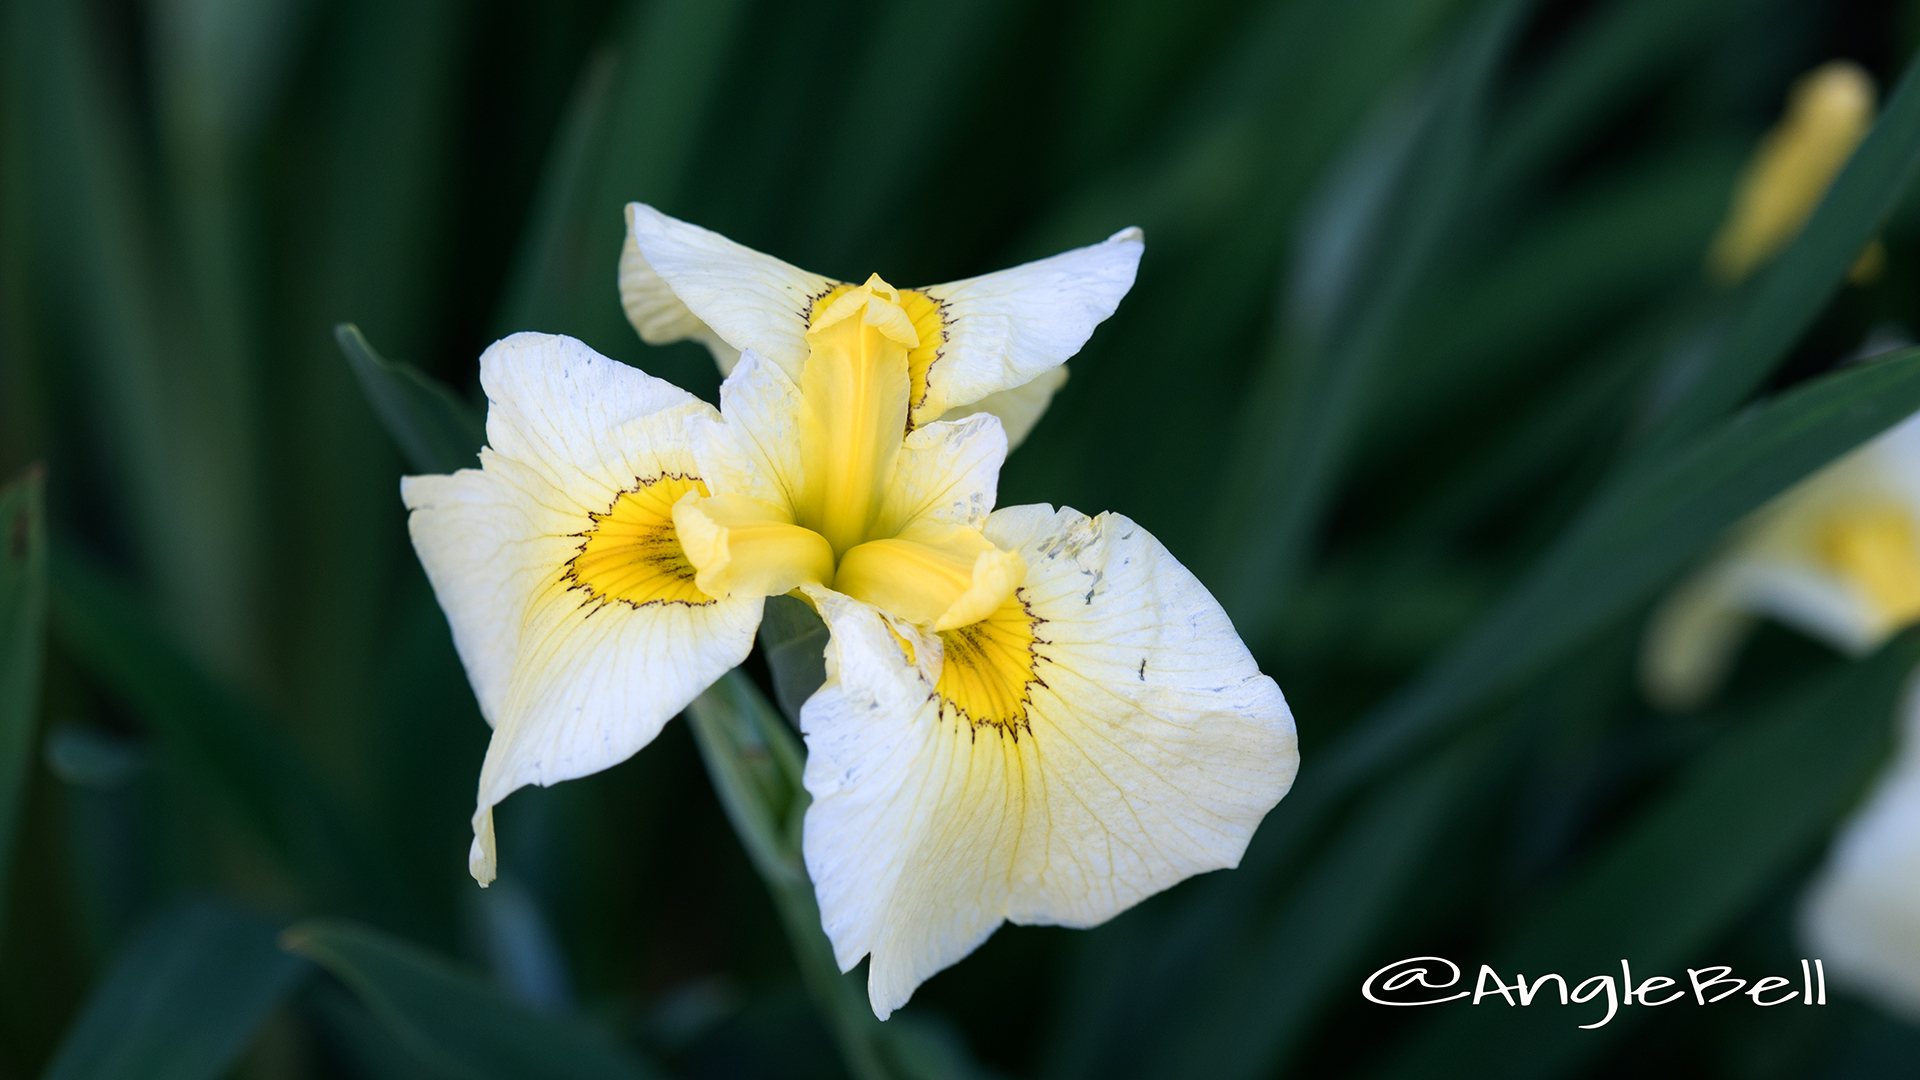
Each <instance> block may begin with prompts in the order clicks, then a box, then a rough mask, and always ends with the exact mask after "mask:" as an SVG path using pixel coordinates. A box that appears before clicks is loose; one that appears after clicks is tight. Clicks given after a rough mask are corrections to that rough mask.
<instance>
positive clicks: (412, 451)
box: [333, 323, 487, 473]
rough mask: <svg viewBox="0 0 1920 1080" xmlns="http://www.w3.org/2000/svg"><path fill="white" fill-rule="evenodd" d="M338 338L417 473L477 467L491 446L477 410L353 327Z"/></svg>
mask: <svg viewBox="0 0 1920 1080" xmlns="http://www.w3.org/2000/svg"><path fill="white" fill-rule="evenodd" d="M333 337H334V340H335V341H338V342H339V343H340V351H341V352H342V353H344V354H346V357H347V365H348V366H349V367H351V368H352V369H353V374H354V377H355V378H357V379H359V380H360V388H361V389H362V390H364V391H366V394H367V403H368V404H370V405H372V406H373V411H374V414H375V415H377V416H378V417H380V422H381V423H382V424H384V425H386V429H387V433H388V434H389V435H392V436H393V441H394V442H396V443H398V444H399V445H400V452H401V453H403V454H405V455H406V458H407V464H408V465H409V466H411V467H412V468H413V470H414V471H415V472H421V473H450V472H453V471H454V470H456V469H470V468H473V467H474V459H475V456H476V455H477V454H479V452H480V447H481V446H482V445H484V444H485V443H486V441H487V425H486V421H485V419H483V418H482V417H481V416H480V415H479V414H478V412H477V411H476V410H475V409H474V407H473V406H472V405H469V404H468V403H467V402H465V401H463V400H461V398H460V396H459V395H458V394H455V393H454V392H453V391H452V390H451V389H449V388H448V387H447V386H446V385H445V384H443V383H441V382H440V381H439V380H437V379H434V378H432V377H431V376H429V375H427V374H426V373H425V372H423V371H421V370H420V369H419V368H416V367H414V366H413V365H412V364H407V363H402V362H399V361H395V360H388V359H386V358H385V357H383V356H381V355H380V354H379V353H377V352H374V351H373V346H371V345H369V344H367V339H366V337H365V336H364V335H362V334H361V333H360V328H359V327H357V326H355V325H353V324H352V323H341V324H340V325H338V326H336V327H334V328H333Z"/></svg>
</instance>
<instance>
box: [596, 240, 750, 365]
mask: <svg viewBox="0 0 1920 1080" xmlns="http://www.w3.org/2000/svg"><path fill="white" fill-rule="evenodd" d="M620 309H621V310H622V311H625V312H626V313H627V322H629V323H631V324H633V328H634V330H635V331H637V332H638V333H639V334H640V340H641V341H644V342H646V343H647V344H649V345H671V344H673V343H674V342H676V341H686V340H689V339H691V340H693V341H698V342H699V343H700V344H702V345H705V346H706V347H707V351H708V352H710V353H712V354H713V360H714V363H716V364H718V365H720V374H722V375H731V374H732V373H733V366H734V365H735V364H737V363H739V362H740V350H739V349H736V348H734V347H733V346H731V345H729V344H727V343H726V341H725V340H724V339H722V338H721V337H720V335H719V334H716V333H714V332H713V328H712V327H710V326H708V325H707V324H706V323H703V322H701V321H700V318H699V316H697V315H695V314H694V313H693V312H692V311H690V310H689V309H688V308H687V305H685V304H683V303H681V302H680V298H679V297H677V296H675V295H673V289H672V287H671V286H669V285H668V284H667V282H666V279H665V278H662V277H661V276H660V275H659V274H656V273H654V272H653V267H651V266H649V265H647V257H646V256H645V255H642V254H640V245H639V243H638V242H637V241H635V240H634V237H633V229H632V228H631V226H629V228H628V229H627V242H626V243H624V244H622V245H621V246H620Z"/></svg>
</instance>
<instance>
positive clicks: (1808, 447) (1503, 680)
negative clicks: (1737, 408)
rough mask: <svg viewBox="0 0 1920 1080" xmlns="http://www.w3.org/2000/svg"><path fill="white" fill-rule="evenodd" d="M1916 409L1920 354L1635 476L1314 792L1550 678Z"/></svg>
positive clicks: (1709, 439) (1345, 741) (1787, 402)
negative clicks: (1522, 684) (1789, 491)
mask: <svg viewBox="0 0 1920 1080" xmlns="http://www.w3.org/2000/svg"><path fill="white" fill-rule="evenodd" d="M1916 409H1920V350H1914V349H1909V350H1906V351H1903V352H1900V353H1896V354H1894V355H1893V356H1890V357H1888V358H1886V359H1884V360H1880V361H1876V362H1872V363H1869V364H1866V365H1864V366H1861V367H1857V368H1852V369H1848V370H1843V371H1840V372H1838V373H1835V374H1832V375H1828V376H1825V377H1823V378H1820V379H1816V380H1813V381H1811V382H1809V383H1806V384H1804V385H1802V386H1799V387H1796V388H1795V389H1793V390H1791V391H1789V392H1787V393H1785V394H1782V395H1780V397H1778V398H1777V399H1775V400H1772V401H1770V402H1767V403H1765V404H1763V405H1761V406H1759V407H1757V408H1755V409H1753V410H1751V411H1749V412H1748V413H1745V414H1742V415H1741V416H1738V417H1736V418H1734V419H1733V420H1731V421H1728V422H1727V423H1725V424H1723V425H1722V426H1721V427H1720V428H1719V429H1717V430H1715V431H1713V432H1710V433H1708V434H1707V435H1704V436H1702V437H1700V438H1698V439H1696V440H1695V441H1694V442H1693V443H1692V444H1691V445H1689V446H1687V447H1685V448H1683V449H1682V450H1680V451H1679V452H1676V453H1674V454H1672V455H1670V456H1669V457H1667V458H1666V459H1665V460H1663V461H1662V462H1661V463H1660V464H1659V465H1658V466H1657V467H1649V468H1645V469H1642V470H1639V471H1637V472H1635V473H1633V474H1631V475H1629V476H1625V477H1623V478H1622V479H1621V480H1620V481H1619V482H1618V483H1616V484H1614V485H1613V486H1612V487H1610V488H1608V489H1607V490H1606V491H1604V492H1602V493H1601V494H1600V495H1598V496H1596V497H1595V498H1594V500H1593V501H1592V502H1591V503H1590V504H1589V505H1588V507H1587V509H1586V511H1585V512H1583V513H1582V514H1581V516H1580V517H1579V518H1578V519H1577V520H1576V521H1575V522H1574V523H1573V524H1572V525H1571V526H1570V527H1569V528H1568V529H1567V531H1566V532H1565V533H1564V534H1563V535H1562V536H1561V537H1560V539H1559V541H1558V542H1556V543H1555V545H1554V546H1553V548H1552V549H1551V550H1550V551H1548V552H1547V554H1546V555H1545V556H1543V557H1542V558H1541V559H1540V560H1539V561H1538V562H1536V563H1535V565H1534V566H1533V568H1532V569H1531V570H1530V571H1529V572H1528V574H1527V576H1526V577H1525V578H1524V579H1523V580H1522V581H1521V582H1520V584H1519V585H1517V586H1516V587H1515V588H1514V590H1513V591H1512V592H1511V593H1510V594H1509V595H1508V597H1507V599H1506V600H1504V601H1503V602H1502V603H1501V604H1500V605H1499V606H1498V607H1497V608H1495V609H1494V610H1493V611H1492V612H1491V613H1489V615H1488V616H1487V617H1486V618H1485V619H1484V620H1483V621H1482V622H1481V623H1480V624H1479V625H1478V626H1477V627H1476V628H1475V629H1474V630H1473V631H1472V632H1471V633H1469V634H1467V635H1466V636H1465V637H1464V638H1462V639H1461V640H1460V641H1459V642H1458V643H1457V644H1456V645H1455V646H1454V647H1453V648H1452V649H1450V650H1448V652H1447V653H1446V654H1445V655H1444V656H1442V657H1441V658H1440V659H1439V660H1437V661H1436V662H1435V663H1434V664H1433V665H1432V666H1430V667H1429V668H1428V669H1427V670H1426V672H1425V673H1423V674H1422V675H1421V676H1420V677H1419V678H1418V679H1417V680H1415V681H1414V682H1413V683H1412V684H1411V685H1410V686H1408V687H1406V688H1405V689H1403V690H1402V691H1400V692H1399V693H1398V694H1396V695H1395V696H1394V697H1392V698H1390V699H1389V700H1388V701H1387V702H1386V703H1385V704H1383V705H1382V706H1381V707H1380V708H1378V709H1377V710H1375V711H1374V712H1373V713H1372V714H1371V715H1370V716H1369V717H1368V718H1367V719H1366V720H1365V721H1364V722H1363V723H1362V724H1360V725H1359V726H1358V727H1357V728H1356V729H1355V730H1354V731H1352V732H1351V733H1349V734H1348V735H1346V736H1343V737H1342V738H1341V739H1340V740H1339V742H1338V744H1337V745H1335V746H1332V747H1329V748H1328V749H1327V750H1326V751H1324V752H1323V753H1322V754H1321V755H1320V756H1319V762H1318V766H1317V769H1316V770H1314V771H1317V773H1318V776H1317V777H1316V778H1315V780H1314V784H1316V785H1319V784H1325V785H1327V786H1328V787H1329V789H1331V790H1340V789H1345V788H1348V787H1349V786H1350V785H1351V784H1353V783H1355V782H1357V781H1359V780H1360V779H1362V778H1363V777H1365V776H1367V775H1371V774H1372V773H1374V772H1376V771H1377V770H1378V769H1380V768H1381V767H1383V766H1385V765H1387V764H1388V763H1390V762H1391V761H1393V760H1395V759H1396V758H1397V757H1399V756H1400V755H1402V754H1404V753H1406V752H1408V751H1410V750H1412V749H1413V748H1414V747H1415V746H1417V745H1419V744H1421V743H1423V742H1424V741H1425V740H1427V739H1428V738H1430V737H1432V736H1433V735H1435V734H1437V733H1439V732H1440V731H1441V730H1442V729H1443V728H1444V727H1445V726H1446V725H1447V724H1448V723H1449V722H1450V721H1453V720H1456V719H1458V718H1459V717H1461V716H1462V715H1463V714H1464V713H1466V712H1467V711H1468V710H1470V709H1472V708H1474V707H1476V706H1478V705H1481V704H1484V703H1485V702H1486V701H1487V700H1488V699H1489V698H1490V697H1491V696H1492V695H1494V694H1497V693H1499V692H1501V691H1503V690H1506V689H1508V688H1510V687H1512V686H1514V685H1515V684H1516V683H1518V682H1519V681H1520V680H1522V679H1524V678H1526V677H1528V676H1530V675H1532V674H1534V673H1536V672H1538V671H1540V670H1541V669H1542V668H1543V667H1544V666H1545V665H1547V664H1548V663H1550V662H1552V661H1553V660H1554V659H1555V658H1556V657H1559V656H1561V655H1564V654H1565V653H1566V651H1567V650H1569V649H1571V648H1573V647H1574V646H1575V645H1577V644H1579V643H1580V642H1581V641H1583V640H1585V639H1586V638H1587V637H1588V636H1589V635H1591V634H1592V633H1594V632H1595V631H1596V630H1598V629H1599V628H1600V627H1602V626H1604V625H1605V624H1606V623H1607V622H1608V621H1609V620H1612V619H1616V618H1619V617H1621V616H1623V615H1625V614H1626V613H1627V612H1629V611H1631V610H1632V609H1633V608H1634V607H1635V606H1637V605H1639V604H1642V603H1645V602H1646V601H1647V600H1648V599H1649V598H1650V597H1651V596H1652V595H1653V593H1654V592H1655V591H1656V590H1657V589H1658V588H1659V587H1660V586H1661V584H1662V583H1664V582H1665V581H1667V580H1668V579H1669V578H1670V577H1672V576H1673V575H1674V574H1675V573H1676V572H1678V571H1679V570H1680V569H1682V568H1683V567H1684V566H1685V565H1686V564H1687V563H1688V562H1689V561H1691V560H1692V559H1694V558H1696V557H1697V556H1699V555H1701V554H1702V553H1704V552H1705V551H1706V550H1707V549H1708V548H1709V547H1710V546H1712V545H1713V544H1714V543H1715V542H1716V541H1718V540H1719V538H1720V537H1721V535H1722V534H1723V533H1724V532H1725V531H1726V530H1727V529H1728V528H1729V527H1730V526H1732V525H1733V524H1734V523H1736V522H1738V521H1739V520H1740V519H1741V518H1743V517H1745V516H1746V515H1747V514H1748V513H1750V512H1752V511H1753V510H1756V509H1758V508H1759V507H1760V505H1761V504H1763V503H1765V502H1766V501H1767V500H1768V499H1771V498H1772V497H1773V496H1775V495H1777V494H1779V493H1780V492H1781V491H1783V490H1785V489H1786V488H1787V487H1789V486H1790V485H1792V484H1793V483H1795V482H1796V481H1798V480H1800V479H1801V478H1803V477H1805V476H1807V475H1808V474H1810V473H1812V472H1813V471H1814V470H1816V469H1818V468H1820V467H1821V466H1823V465H1825V464H1827V463H1828V462H1830V461H1832V460H1834V459H1835V458H1837V457H1839V456H1840V455H1841V454H1844V453H1846V452H1847V451H1849V450H1851V449H1853V448H1854V447H1855V446H1858V445H1860V444H1861V443H1863V442H1865V441H1866V440H1868V439H1870V438H1872V437H1873V436H1875V435H1878V434H1879V433H1880V432H1882V431H1884V430H1886V429H1887V428H1889V427H1891V426H1893V425H1894V424H1895V423H1897V422H1898V421H1900V420H1902V419H1904V418H1906V417H1907V416H1908V415H1910V414H1912V413H1913V412H1914V411H1915V410H1916ZM1310 768H1311V767H1310ZM1306 775H1307V774H1306V773H1304V772H1303V777H1305V776H1306Z"/></svg>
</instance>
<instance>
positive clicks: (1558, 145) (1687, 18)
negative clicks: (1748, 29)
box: [1485, 0, 1752, 198]
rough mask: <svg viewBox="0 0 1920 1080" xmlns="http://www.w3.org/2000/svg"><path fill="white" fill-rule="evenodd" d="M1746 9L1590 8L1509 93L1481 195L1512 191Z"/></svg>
mask: <svg viewBox="0 0 1920 1080" xmlns="http://www.w3.org/2000/svg"><path fill="white" fill-rule="evenodd" d="M1751 10H1752V9H1751V8H1750V7H1749V6H1748V5H1746V4H1741V3H1736V2H1735V0H1620V2H1618V3H1613V4H1606V5H1602V6H1600V7H1598V8H1596V9H1593V11H1592V14H1590V15H1589V16H1587V18H1586V20H1585V22H1583V23H1582V24H1580V25H1579V26H1578V27H1576V28H1575V29H1574V30H1573V31H1572V32H1571V33H1569V34H1567V36H1566V45H1565V46H1564V47H1563V48H1561V50H1560V51H1559V52H1557V53H1555V54H1554V55H1553V56H1552V57H1551V58H1549V59H1547V60H1546V61H1544V62H1542V63H1541V64H1540V74H1539V76H1538V77H1537V78H1536V79H1535V80H1534V81H1533V82H1532V83H1531V84H1529V85H1528V86H1527V87H1526V89H1525V91H1524V92H1522V93H1517V94H1515V95H1514V98H1513V106H1512V109H1511V111H1510V113H1509V114H1508V115H1506V116H1504V117H1502V119H1501V121H1500V124H1499V131H1498V136H1497V138H1496V139H1495V141H1494V143H1493V146H1492V147H1491V148H1490V149H1489V152H1488V155H1487V158H1488V160H1487V171H1486V177H1485V187H1486V189H1487V191H1488V192H1489V193H1490V194H1491V195H1492V196H1493V197H1495V198H1498V197H1502V196H1504V195H1505V194H1506V193H1507V192H1510V191H1511V190H1513V188H1514V187H1515V186H1516V185H1517V184H1518V183H1519V182H1520V181H1521V180H1522V179H1523V178H1529V177H1531V176H1532V175H1533V174H1535V173H1537V172H1538V171H1539V170H1540V169H1541V167H1542V166H1544V165H1546V164H1547V163H1549V162H1550V161H1552V160H1553V159H1554V158H1555V157H1556V156H1557V155H1559V154H1561V153H1563V152H1564V151H1565V150H1567V149H1568V147H1569V146H1570V145H1571V144H1572V143H1573V142H1574V140H1576V139H1579V138H1580V137H1581V136H1583V135H1587V134H1589V133H1590V132H1591V131H1592V130H1593V128H1594V127H1595V126H1596V125H1597V124H1599V123H1601V122H1604V121H1605V120H1607V119H1609V118H1610V117H1611V116H1612V115H1613V113H1614V112H1616V111H1617V110H1618V109H1619V108H1620V106H1622V105H1623V104H1625V103H1626V102H1627V101H1628V100H1630V99H1631V97H1632V95H1633V94H1634V93H1636V92H1638V91H1641V90H1643V89H1644V88H1646V87H1647V86H1649V85H1650V84H1652V83H1655V82H1657V81H1658V80H1660V79H1661V78H1663V77H1666V75H1667V74H1668V73H1669V72H1671V71H1672V70H1673V69H1675V68H1676V67H1678V66H1680V65H1681V64H1683V63H1685V62H1687V61H1688V60H1689V59H1692V58H1693V57H1695V56H1697V55H1698V54H1697V53H1696V52H1695V50H1696V49H1698V48H1699V46H1700V45H1701V44H1702V43H1704V42H1706V41H1708V40H1709V39H1710V37H1711V36H1712V35H1714V34H1725V33H1727V31H1728V24H1729V23H1731V22H1733V21H1734V19H1735V18H1737V17H1739V16H1741V15H1746V14H1749V13H1750V12H1751Z"/></svg>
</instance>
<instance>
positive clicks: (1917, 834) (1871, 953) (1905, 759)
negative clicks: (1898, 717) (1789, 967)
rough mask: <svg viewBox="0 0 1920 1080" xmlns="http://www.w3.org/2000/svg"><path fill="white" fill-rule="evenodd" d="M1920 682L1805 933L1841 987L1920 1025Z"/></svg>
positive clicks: (1812, 897)
mask: <svg viewBox="0 0 1920 1080" xmlns="http://www.w3.org/2000/svg"><path fill="white" fill-rule="evenodd" d="M1916 691H1920V684H1910V685H1909V686H1908V688H1907V694H1906V697H1905V703H1904V705H1903V706H1902V723H1901V732H1900V746H1899V749H1898V752H1897V754H1896V755H1895V757H1894V759H1893V761H1892V763H1891V764H1889V765H1888V766H1887V768H1886V771H1885V772H1884V773H1883V774H1882V775H1881V777H1880V779H1879V781H1878V783H1877V784H1875V786H1874V789H1873V791H1872V793H1871V794H1870V795H1869V796H1868V798H1867V800H1866V802H1865V803H1864V804H1863V805H1862V806H1861V808H1860V809H1859V811H1858V812H1856V813H1855V814H1854V816H1853V818H1852V819H1851V820H1849V821H1848V822H1847V824H1846V825H1845V826H1843V827H1842V828H1841V830H1840V834H1839V836H1838V838H1837V839H1836V840H1835V841H1834V844H1833V848H1832V850H1831V851H1830V852H1829V853H1828V855H1827V863H1826V866H1825V867H1824V868H1822V870H1821V871H1820V873H1819V874H1818V875H1817V876H1816V877H1815V878H1814V881H1813V884H1812V885H1811V887H1810V888H1809V889H1808V892H1807V898H1806V902H1805V905H1804V907H1803V908H1802V911H1801V929H1802V934H1803V936H1804V937H1805V939H1806V942H1807V945H1808V947H1809V948H1810V949H1811V951H1812V953H1813V954H1814V955H1816V956H1819V957H1821V958H1822V959H1823V960H1824V961H1825V962H1826V967H1827V971H1828V972H1829V973H1830V974H1831V975H1832V976H1833V980H1834V982H1835V983H1836V984H1838V985H1842V986H1847V987H1850V988H1852V989H1853V990H1855V991H1857V992H1859V993H1860V994H1862V995H1864V996H1866V997H1867V998H1869V999H1871V1000H1872V1001H1874V1002H1876V1003H1878V1004H1880V1005H1881V1006H1883V1007H1885V1008H1886V1009H1888V1010H1889V1011H1891V1012H1894V1013H1896V1014H1898V1015H1900V1016H1904V1017H1906V1018H1907V1019H1909V1020H1915V1021H1920V692H1916Z"/></svg>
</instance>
